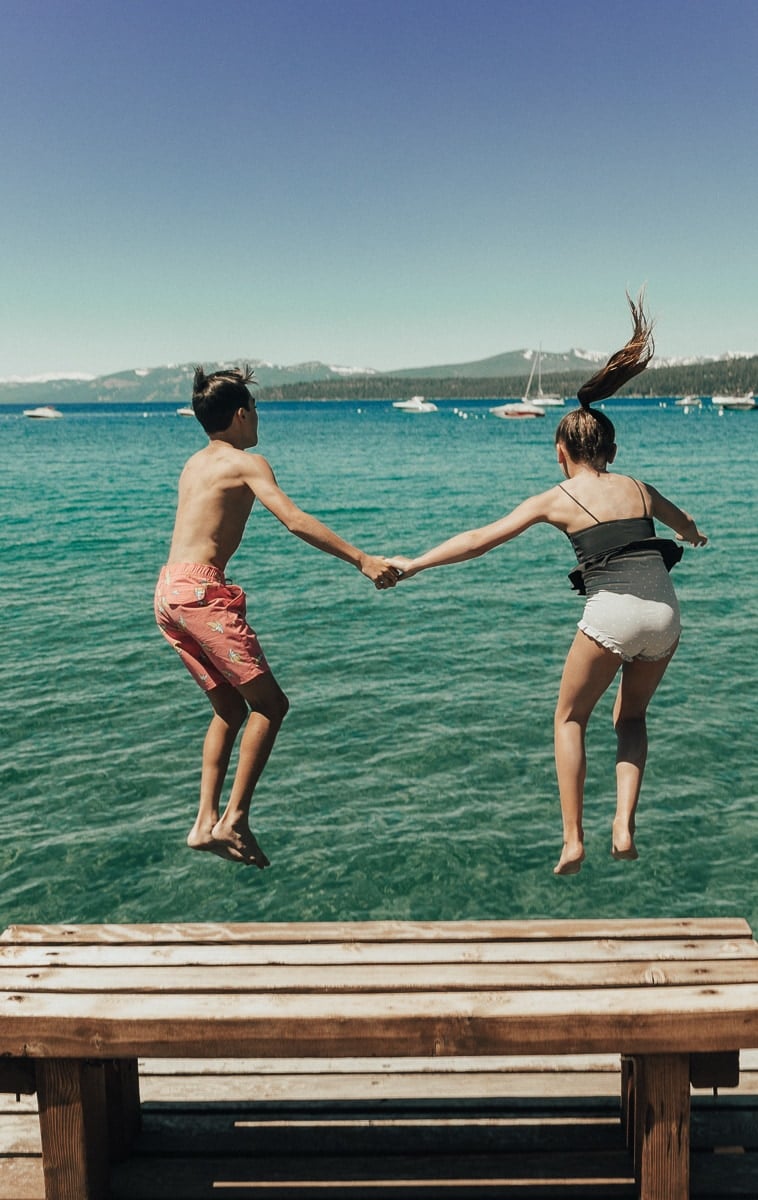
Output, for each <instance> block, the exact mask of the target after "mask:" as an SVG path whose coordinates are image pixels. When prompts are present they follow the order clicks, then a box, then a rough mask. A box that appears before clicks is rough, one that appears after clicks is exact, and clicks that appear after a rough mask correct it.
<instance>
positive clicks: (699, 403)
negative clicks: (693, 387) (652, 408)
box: [674, 392, 703, 408]
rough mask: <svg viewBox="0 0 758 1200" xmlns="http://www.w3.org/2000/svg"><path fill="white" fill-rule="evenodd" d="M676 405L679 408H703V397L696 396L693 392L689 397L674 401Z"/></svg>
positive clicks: (681, 397)
mask: <svg viewBox="0 0 758 1200" xmlns="http://www.w3.org/2000/svg"><path fill="white" fill-rule="evenodd" d="M674 404H675V405H676V407H677V408H702V407H703V400H702V397H701V396H696V395H695V394H694V392H691V393H690V394H689V395H687V396H680V397H679V399H678V400H675V401H674Z"/></svg>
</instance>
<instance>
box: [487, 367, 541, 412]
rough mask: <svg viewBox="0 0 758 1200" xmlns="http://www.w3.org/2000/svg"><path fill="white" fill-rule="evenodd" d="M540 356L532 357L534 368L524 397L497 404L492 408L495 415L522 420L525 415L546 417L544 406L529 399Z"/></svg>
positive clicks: (530, 373)
mask: <svg viewBox="0 0 758 1200" xmlns="http://www.w3.org/2000/svg"><path fill="white" fill-rule="evenodd" d="M538 358H539V355H536V356H535V358H534V359H532V369H531V371H530V372H529V382H528V383H527V385H526V391H525V392H524V395H523V396H522V398H521V399H520V400H514V401H512V402H509V403H508V404H496V405H495V407H494V408H491V409H490V412H491V413H492V415H493V417H506V418H516V419H518V418H521V419H522V420H523V418H524V417H544V415H545V410H544V408H540V406H539V405H538V404H533V403H532V401H531V400H530V399H529V389H530V388H531V386H532V380H533V379H534V372H535V369H536V367H537V360H538Z"/></svg>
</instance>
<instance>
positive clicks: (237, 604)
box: [155, 563, 270, 692]
mask: <svg viewBox="0 0 758 1200" xmlns="http://www.w3.org/2000/svg"><path fill="white" fill-rule="evenodd" d="M155 619H156V621H157V622H158V628H159V629H160V631H161V633H162V634H163V636H164V637H165V638H166V640H167V641H168V642H169V643H170V644H171V645H172V646H173V647H174V649H175V650H176V651H177V652H178V654H179V657H180V658H181V660H182V662H183V663H184V665H185V667H186V668H187V670H188V671H189V673H190V675H191V676H192V678H193V679H195V680H196V681H197V683H199V685H200V687H201V688H202V689H203V691H206V692H210V691H211V690H212V688H215V687H218V686H219V684H221V683H224V682H225V681H226V682H228V683H231V684H232V685H233V686H235V687H238V686H239V685H240V684H245V683H250V682H251V681H252V680H253V679H256V678H257V677H258V676H259V675H264V674H265V673H266V672H267V671H268V670H269V669H270V668H269V665H268V663H267V662H266V658H265V655H264V653H263V651H262V650H261V647H260V643H259V642H258V638H257V637H256V635H255V632H254V630H252V629H251V628H250V626H249V625H248V623H247V621H246V619H245V593H244V592H243V590H242V588H240V587H235V586H234V585H233V584H230V583H227V582H226V580H225V579H224V575H223V572H222V571H219V570H218V568H217V567H211V566H208V565H207V564H206V563H170V564H169V565H167V566H165V567H164V568H163V570H162V571H161V573H160V576H159V578H158V586H157V587H156V589H155Z"/></svg>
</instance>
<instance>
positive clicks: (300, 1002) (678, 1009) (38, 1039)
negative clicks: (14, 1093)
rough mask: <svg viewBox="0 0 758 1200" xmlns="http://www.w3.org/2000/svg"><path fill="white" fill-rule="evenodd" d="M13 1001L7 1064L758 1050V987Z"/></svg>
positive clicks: (6, 1001)
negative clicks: (29, 1060)
mask: <svg viewBox="0 0 758 1200" xmlns="http://www.w3.org/2000/svg"><path fill="white" fill-rule="evenodd" d="M673 992H674V989H671V988H656V987H652V988H617V989H608V990H599V989H587V990H585V991H572V992H568V991H548V992H535V991H513V992H507V993H506V992H446V993H426V994H421V995H419V994H416V993H401V992H399V993H388V994H380V993H371V994H369V995H363V996H357V995H355V994H347V995H312V994H303V995H297V996H293V995H263V994H259V993H255V994H251V995H237V994H233V993H232V994H228V995H225V996H220V995H217V994H202V995H200V994H197V995H186V994H181V995H176V994H174V995H171V994H163V995H147V994H136V995H123V994H108V995H106V996H101V997H98V996H91V995H51V994H49V993H45V994H38V995H37V994H32V993H27V994H24V993H20V994H19V993H10V994H8V993H2V994H0V1053H7V1054H11V1055H16V1056H18V1057H24V1056H30V1057H35V1058H39V1057H53V1058H55V1057H77V1056H79V1055H81V1054H85V1055H86V1056H88V1057H93V1058H130V1057H139V1056H141V1055H143V1056H147V1057H158V1058H159V1057H168V1058H182V1057H193V1056H195V1055H197V1056H198V1057H208V1058H219V1057H224V1056H225V1055H228V1054H229V1053H234V1054H236V1055H239V1056H243V1057H253V1058H255V1057H267V1056H276V1057H278V1056H279V1055H281V1053H282V1051H283V1050H286V1051H287V1053H288V1054H290V1055H293V1056H299V1055H301V1054H304V1055H307V1056H311V1057H315V1056H319V1055H322V1054H323V1055H327V1056H329V1057H355V1056H361V1055H364V1054H368V1055H371V1056H374V1055H381V1056H390V1057H394V1056H397V1055H408V1054H412V1055H420V1056H430V1055H431V1056H437V1055H448V1054H508V1053H516V1054H524V1053H529V1052H530V1051H535V1052H537V1053H540V1052H542V1053H556V1054H561V1053H566V1054H582V1053H593V1052H599V1053H602V1052H609V1053H610V1052H619V1053H635V1052H636V1053H663V1052H665V1051H675V1052H676V1051H681V1052H691V1051H693V1052H694V1051H705V1050H708V1051H716V1050H734V1049H736V1048H741V1047H744V1046H754V1047H755V1046H758V987H756V985H755V984H730V985H727V986H724V987H713V986H711V987H706V988H694V987H681V988H677V989H675V992H676V994H675V995H674V994H673Z"/></svg>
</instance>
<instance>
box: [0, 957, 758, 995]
mask: <svg viewBox="0 0 758 1200" xmlns="http://www.w3.org/2000/svg"><path fill="white" fill-rule="evenodd" d="M729 983H754V984H756V985H758V957H756V958H755V959H752V960H750V961H743V960H736V961H735V960H729V961H726V962H718V963H716V962H704V961H702V960H701V959H697V960H695V961H692V962H665V963H664V962H650V961H649V960H643V961H641V962H604V963H597V962H578V963H532V964H528V963H460V964H455V965H453V964H447V963H435V964H430V965H418V964H413V963H411V964H404V965H402V966H397V965H394V966H390V965H385V966H376V965H369V966H356V965H354V964H350V965H347V966H343V967H341V968H340V969H339V971H335V970H334V969H333V967H299V966H287V967H285V966H265V967H261V966H254V967H250V966H244V967H243V966H227V965H224V966H215V967H214V968H213V971H212V973H209V969H208V967H194V966H193V967H172V968H170V969H168V968H167V967H165V966H157V965H154V966H140V967H133V966H132V967H107V966H101V967H94V966H93V967H77V968H71V967H63V968H62V967H58V966H53V967H36V968H29V967H27V968H23V969H19V968H8V967H5V968H4V967H2V966H0V991H2V992H32V993H35V994H41V993H45V992H52V993H55V992H58V993H69V994H77V993H87V994H91V995H93V996H94V995H97V994H98V993H104V992H110V993H128V994H131V995H135V994H138V993H153V994H158V993H168V992H170V993H171V994H174V995H176V994H181V993H195V992H209V991H213V992H216V993H219V994H227V993H233V992H238V993H250V994H252V993H255V992H263V993H274V992H281V993H285V992H288V993H300V992H314V993H323V994H327V993H347V992H353V993H363V992H382V993H387V992H393V991H399V992H430V991H431V992H441V991H450V992H452V991H469V992H470V991H487V990H490V989H497V990H517V989H531V990H548V989H555V988H567V989H576V990H579V989H581V988H618V987H625V988H628V987H650V986H655V987H663V986H681V985H693V986H695V985H700V986H702V987H705V986H708V985H710V984H713V985H723V984H729Z"/></svg>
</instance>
